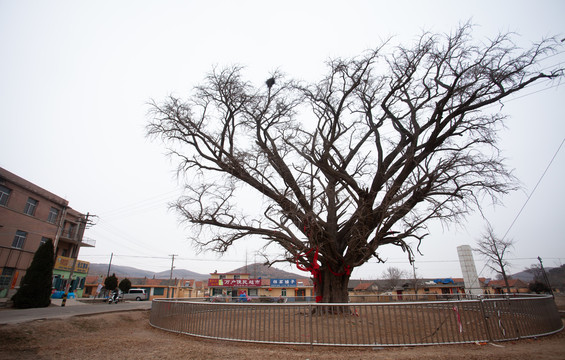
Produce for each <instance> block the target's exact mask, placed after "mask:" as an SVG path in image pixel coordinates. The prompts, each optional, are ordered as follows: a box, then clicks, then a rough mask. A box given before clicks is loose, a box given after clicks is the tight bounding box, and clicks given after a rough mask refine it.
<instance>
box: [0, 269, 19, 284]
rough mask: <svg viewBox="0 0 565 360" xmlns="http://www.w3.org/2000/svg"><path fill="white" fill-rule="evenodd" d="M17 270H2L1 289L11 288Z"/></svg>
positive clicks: (0, 277)
mask: <svg viewBox="0 0 565 360" xmlns="http://www.w3.org/2000/svg"><path fill="white" fill-rule="evenodd" d="M15 271H16V269H14V268H9V267H5V268H4V269H2V276H0V287H9V286H10V283H11V282H12V276H14V272H15Z"/></svg>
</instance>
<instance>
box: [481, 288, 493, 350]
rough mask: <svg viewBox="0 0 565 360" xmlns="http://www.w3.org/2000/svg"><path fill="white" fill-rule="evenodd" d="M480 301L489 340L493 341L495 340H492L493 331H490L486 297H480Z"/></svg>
mask: <svg viewBox="0 0 565 360" xmlns="http://www.w3.org/2000/svg"><path fill="white" fill-rule="evenodd" d="M479 303H480V304H481V313H482V314H483V321H484V323H485V328H486V330H487V337H488V341H489V342H493V341H492V335H491V333H490V327H489V325H488V316H487V314H486V312H485V304H484V299H483V298H480V299H479Z"/></svg>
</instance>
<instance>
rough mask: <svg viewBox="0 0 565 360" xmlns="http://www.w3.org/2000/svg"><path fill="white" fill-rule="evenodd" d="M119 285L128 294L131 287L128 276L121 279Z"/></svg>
mask: <svg viewBox="0 0 565 360" xmlns="http://www.w3.org/2000/svg"><path fill="white" fill-rule="evenodd" d="M118 287H119V288H120V290H122V292H123V293H124V294H127V292H128V291H129V289H131V281H130V280H129V279H128V278H125V279H123V280H122V281H120V285H118Z"/></svg>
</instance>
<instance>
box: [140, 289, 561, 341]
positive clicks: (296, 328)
mask: <svg viewBox="0 0 565 360" xmlns="http://www.w3.org/2000/svg"><path fill="white" fill-rule="evenodd" d="M150 324H151V325H152V326H154V327H156V328H159V329H163V330H167V331H172V332H177V333H182V334H188V335H193V336H199V337H205V338H211V339H221V340H233V341H246V342H257V343H272V344H304V345H331V346H407V345H409V346H414V345H436V344H459V343H471V342H489V341H506V340H516V339H521V338H528V337H537V336H543V335H549V334H553V333H556V332H559V331H560V330H562V329H563V323H562V321H561V318H560V315H559V312H558V311H557V307H556V305H555V302H554V300H553V298H552V297H550V296H536V297H534V296H516V297H508V298H481V299H474V300H450V301H412V302H386V303H347V304H319V303H318V304H317V303H299V302H287V303H229V302H227V303H211V302H205V301H198V300H197V301H195V300H190V301H189V300H177V299H162V300H161V299H160V300H154V301H153V304H152V309H151V318H150Z"/></svg>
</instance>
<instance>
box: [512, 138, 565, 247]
mask: <svg viewBox="0 0 565 360" xmlns="http://www.w3.org/2000/svg"><path fill="white" fill-rule="evenodd" d="M563 143H565V138H563V141H561V144H560V145H559V147H558V148H557V151H556V152H555V154H553V157H552V158H551V161H550V162H549V164H547V166H546V168H545V170H544V172H543V174H541V176H540V178H539V180H538V182H537V183H536V186H534V189H533V190H532V192H531V193H530V195H528V198H527V199H526V201H525V202H524V205H522V208H521V209H520V211H518V214H516V217H514V220H513V221H512V223H511V224H510V226H509V227H508V230H506V233H504V236H503V237H502V239H501V241H502V240H504V239H505V238H506V235H508V233H509V232H510V229H512V227H513V226H514V224H515V223H516V220H518V217H520V214H522V211H523V210H524V208H525V207H526V205H527V204H528V201H530V199H531V197H532V195H533V194H534V192H535V191H536V189H537V188H538V185H539V184H540V183H541V180H542V179H543V177H544V176H545V174H546V173H547V170H549V167H550V166H551V164H552V163H553V160H555V157H557V154H558V153H559V150H561V147H562V146H563Z"/></svg>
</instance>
